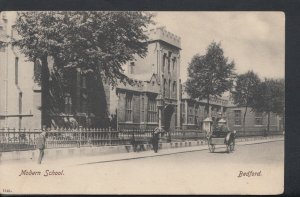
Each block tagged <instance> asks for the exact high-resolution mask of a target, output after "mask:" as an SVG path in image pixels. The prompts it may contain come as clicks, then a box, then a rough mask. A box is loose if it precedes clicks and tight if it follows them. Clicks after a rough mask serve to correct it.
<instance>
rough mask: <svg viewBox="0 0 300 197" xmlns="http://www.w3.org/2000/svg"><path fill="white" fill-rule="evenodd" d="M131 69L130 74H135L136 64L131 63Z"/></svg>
mask: <svg viewBox="0 0 300 197" xmlns="http://www.w3.org/2000/svg"><path fill="white" fill-rule="evenodd" d="M129 68H130V70H129V73H130V74H134V62H130V66H129Z"/></svg>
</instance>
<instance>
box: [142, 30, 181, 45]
mask: <svg viewBox="0 0 300 197" xmlns="http://www.w3.org/2000/svg"><path fill="white" fill-rule="evenodd" d="M145 34H146V35H147V36H148V37H149V41H155V40H161V41H164V42H167V43H169V44H171V45H173V46H175V47H178V48H180V49H181V38H180V37H179V36H177V35H175V34H173V33H171V32H169V31H167V30H166V29H165V27H157V28H155V29H150V30H148V31H147V32H145Z"/></svg>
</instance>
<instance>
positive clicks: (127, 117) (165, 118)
mask: <svg viewBox="0 0 300 197" xmlns="http://www.w3.org/2000/svg"><path fill="white" fill-rule="evenodd" d="M146 34H147V35H148V37H149V40H148V41H147V42H148V53H147V55H146V57H144V58H138V57H137V58H136V61H133V62H128V64H127V65H124V70H125V74H127V76H128V77H129V78H131V79H133V81H134V84H135V85H123V84H119V85H118V86H117V87H116V90H115V95H116V96H117V97H118V105H117V117H118V126H119V128H124V129H131V128H140V129H148V128H154V127H157V126H159V124H160V121H161V126H162V127H164V128H165V129H175V128H176V126H177V127H180V123H179V122H180V120H179V121H178V119H177V117H180V115H178V114H179V113H180V91H179V88H180V50H181V48H180V37H178V36H176V35H174V34H172V33H170V32H168V31H166V29H165V28H164V27H160V28H156V29H151V30H149V31H148V32H147V33H146ZM111 95H113V94H111ZM158 97H159V98H161V99H162V100H163V102H164V104H163V106H161V107H158V106H157V98H158ZM114 111H115V110H114V109H112V110H111V113H113V112H114ZM131 113H132V114H131Z"/></svg>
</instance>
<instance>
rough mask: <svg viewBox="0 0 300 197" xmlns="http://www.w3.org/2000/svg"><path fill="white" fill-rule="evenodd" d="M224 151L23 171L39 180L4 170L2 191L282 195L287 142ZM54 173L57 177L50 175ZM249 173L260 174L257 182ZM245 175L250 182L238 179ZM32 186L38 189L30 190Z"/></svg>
mask: <svg viewBox="0 0 300 197" xmlns="http://www.w3.org/2000/svg"><path fill="white" fill-rule="evenodd" d="M224 151H225V148H224V147H220V148H217V149H216V153H209V151H208V150H202V151H193V152H186V153H178V154H171V155H162V156H155V157H147V158H140V159H130V160H122V161H114V162H105V163H101V162H100V163H97V162H95V163H91V164H85V165H77V166H69V167H63V168H62V167H59V166H53V165H52V166H47V165H42V166H37V165H35V166H32V167H31V168H29V167H28V166H26V167H25V166H24V167H23V168H22V170H25V169H27V170H32V171H34V170H35V171H41V176H32V175H31V176H28V175H27V176H26V175H24V174H23V175H21V172H22V171H21V169H17V167H16V168H15V169H12V168H10V171H4V170H3V168H2V170H1V177H6V179H5V184H3V185H6V186H7V187H8V189H10V188H12V187H13V186H9V185H10V183H11V184H12V182H19V183H20V184H18V185H21V186H22V188H13V189H12V192H13V193H18V191H19V192H21V191H22V193H24V192H25V193H27V192H29V193H44V192H46V193H80V194H100V193H101V194H107V193H114V194H127V193H128V194H130V193H134V194H240V193H241V192H242V193H243V194H275V193H281V192H282V191H283V177H284V173H283V168H284V165H283V161H284V142H283V141H275V142H268V143H261V144H253V145H237V146H236V150H235V151H234V152H233V153H230V154H228V153H225V152H224ZM153 154H154V153H153ZM46 170H48V171H47V172H45V171H46ZM53 170H54V171H57V172H58V173H56V175H54V174H53V175H49V172H51V171H53ZM62 170H63V172H62ZM250 171H252V172H253V173H254V172H255V173H257V174H258V173H259V172H260V173H259V174H258V175H259V176H254V175H253V173H252V172H250ZM61 172H62V175H61V174H60V173H61ZM241 172H243V173H245V174H247V173H248V175H249V176H242V177H238V176H240V173H241ZM249 173H250V174H249ZM251 173H252V175H253V176H250V175H251ZM19 175H21V176H19ZM46 175H47V176H46ZM266 183H268V184H266ZM34 184H38V187H36V188H33V187H31V186H32V185H34Z"/></svg>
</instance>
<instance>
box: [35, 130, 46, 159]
mask: <svg viewBox="0 0 300 197" xmlns="http://www.w3.org/2000/svg"><path fill="white" fill-rule="evenodd" d="M36 147H37V148H38V149H39V151H40V154H39V158H38V164H41V163H42V159H43V157H44V149H45V147H46V130H43V131H42V133H41V134H40V135H39V136H38V138H37V141H36Z"/></svg>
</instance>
